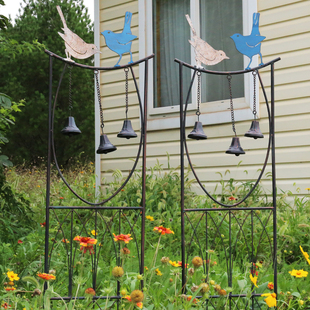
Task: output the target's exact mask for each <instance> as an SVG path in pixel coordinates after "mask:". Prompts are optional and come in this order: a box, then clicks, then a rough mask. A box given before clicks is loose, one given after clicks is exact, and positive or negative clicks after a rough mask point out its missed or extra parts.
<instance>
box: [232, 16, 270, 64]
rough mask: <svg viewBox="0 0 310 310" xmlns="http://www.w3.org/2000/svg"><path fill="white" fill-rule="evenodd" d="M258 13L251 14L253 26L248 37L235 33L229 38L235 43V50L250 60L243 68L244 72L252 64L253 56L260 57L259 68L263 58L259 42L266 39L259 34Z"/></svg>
mask: <svg viewBox="0 0 310 310" xmlns="http://www.w3.org/2000/svg"><path fill="white" fill-rule="evenodd" d="M259 15H260V14H259V13H253V26H252V32H251V34H250V35H249V36H243V35H242V34H240V33H235V34H233V35H232V36H231V38H232V39H233V40H234V42H235V46H236V49H237V50H238V51H239V52H240V53H241V54H243V55H245V56H248V57H249V58H250V62H249V64H248V66H247V67H246V68H245V69H246V70H249V69H250V65H251V63H252V57H253V56H254V55H257V54H259V55H260V60H261V63H260V66H261V65H263V56H262V54H261V52H260V48H261V42H262V41H263V40H264V39H265V38H266V37H264V36H261V35H260V33H259Z"/></svg>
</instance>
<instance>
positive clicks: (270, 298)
mask: <svg viewBox="0 0 310 310" xmlns="http://www.w3.org/2000/svg"><path fill="white" fill-rule="evenodd" d="M261 296H262V297H267V298H265V299H264V300H265V302H266V304H267V305H268V307H269V308H272V307H276V306H277V299H276V298H277V294H276V293H266V294H262V295H261Z"/></svg>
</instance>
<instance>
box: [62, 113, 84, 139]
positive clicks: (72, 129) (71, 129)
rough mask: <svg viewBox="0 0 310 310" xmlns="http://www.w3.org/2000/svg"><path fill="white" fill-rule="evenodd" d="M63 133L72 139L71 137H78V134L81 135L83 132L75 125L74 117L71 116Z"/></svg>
mask: <svg viewBox="0 0 310 310" xmlns="http://www.w3.org/2000/svg"><path fill="white" fill-rule="evenodd" d="M61 133H62V134H64V135H67V136H69V137H71V136H75V135H78V134H80V133H82V132H81V130H80V129H79V128H77V126H76V125H75V121H74V117H73V116H69V118H68V126H66V127H65V128H64V129H62V131H61Z"/></svg>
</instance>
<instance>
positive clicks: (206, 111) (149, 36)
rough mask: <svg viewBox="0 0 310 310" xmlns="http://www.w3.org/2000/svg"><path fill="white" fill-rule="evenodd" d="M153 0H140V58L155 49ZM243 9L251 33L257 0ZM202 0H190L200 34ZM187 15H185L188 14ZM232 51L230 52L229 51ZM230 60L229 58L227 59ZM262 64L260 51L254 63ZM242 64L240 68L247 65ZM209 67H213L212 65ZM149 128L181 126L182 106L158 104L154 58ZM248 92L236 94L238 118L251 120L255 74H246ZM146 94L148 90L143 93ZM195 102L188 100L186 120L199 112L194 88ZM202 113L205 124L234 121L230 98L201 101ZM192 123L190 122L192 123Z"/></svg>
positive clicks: (245, 61)
mask: <svg viewBox="0 0 310 310" xmlns="http://www.w3.org/2000/svg"><path fill="white" fill-rule="evenodd" d="M152 3H153V0H138V6H139V8H138V9H139V58H140V59H141V58H144V57H146V56H147V55H150V54H152V53H153V11H152V10H153V5H152ZM242 10H243V35H249V34H250V33H251V30H252V20H253V13H255V12H257V0H242ZM199 12H200V10H199V0H190V12H189V15H190V17H191V20H192V22H193V25H194V27H195V29H196V32H197V35H200V25H199V24H200V23H199V21H200V19H199ZM184 18H185V16H184ZM225 52H226V53H227V54H228V55H229V52H228V51H225ZM227 61H229V60H227ZM248 62H249V58H248V57H247V56H243V64H244V68H245V67H246V66H247V64H248ZM191 64H193V65H195V52H194V48H193V47H191ZM256 66H258V55H256V56H254V57H253V61H252V67H256ZM244 68H240V70H242V69H244ZM207 69H210V70H212V66H208V67H207ZM143 72H144V68H140V72H139V76H140V89H141V90H142V92H144V89H143V87H142V85H144V75H143ZM196 81H197V79H196V80H195V83H194V85H193V90H195V89H197V83H196ZM258 84H259V83H256V88H257V89H256V102H259V98H258V94H259V92H258V89H259V87H258ZM148 87H149V90H148V97H147V100H148V113H147V114H148V130H163V129H175V128H179V126H180V121H179V111H180V106H179V105H174V106H169V107H156V108H155V107H154V104H153V102H154V91H153V90H154V74H153V60H151V61H150V63H149V76H148ZM244 94H245V96H244V97H242V98H234V108H235V120H236V121H242V120H249V119H253V113H252V110H253V94H254V89H253V77H252V74H245V76H244ZM142 95H143V96H144V94H142ZM142 98H143V97H142ZM191 99H192V100H191V101H192V103H190V104H188V108H187V111H188V114H187V122H186V124H190V125H192V124H193V123H194V122H195V121H196V118H197V116H196V115H195V111H196V109H197V94H196V91H192V98H191ZM256 109H257V116H258V117H259V104H258V105H257V107H256ZM200 110H201V115H200V121H201V122H202V123H203V124H221V123H228V122H231V114H230V110H229V99H225V100H219V101H213V102H202V103H201V105H200ZM190 125H189V126H190Z"/></svg>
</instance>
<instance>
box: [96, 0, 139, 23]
mask: <svg viewBox="0 0 310 310" xmlns="http://www.w3.org/2000/svg"><path fill="white" fill-rule="evenodd" d="M127 11H129V12H131V13H133V14H134V13H137V12H138V1H133V2H125V3H123V4H120V5H118V6H112V7H109V8H107V9H103V10H101V11H100V21H101V22H102V21H108V20H113V19H117V18H119V17H120V16H125V13H126V12H127Z"/></svg>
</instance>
